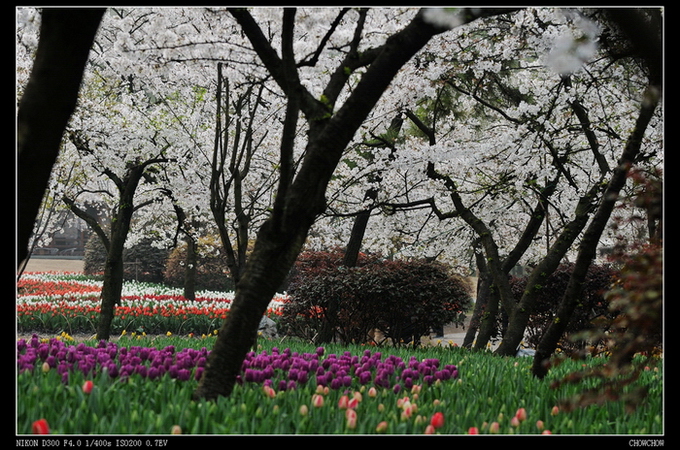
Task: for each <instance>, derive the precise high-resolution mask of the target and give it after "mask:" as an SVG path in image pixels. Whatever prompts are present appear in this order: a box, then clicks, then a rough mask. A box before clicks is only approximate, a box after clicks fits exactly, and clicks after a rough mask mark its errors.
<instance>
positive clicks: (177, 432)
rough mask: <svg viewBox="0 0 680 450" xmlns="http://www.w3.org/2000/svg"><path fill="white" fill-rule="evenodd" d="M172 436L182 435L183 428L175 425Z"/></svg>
mask: <svg viewBox="0 0 680 450" xmlns="http://www.w3.org/2000/svg"><path fill="white" fill-rule="evenodd" d="M170 434H182V427H180V426H179V425H173V426H172V429H171V430H170Z"/></svg>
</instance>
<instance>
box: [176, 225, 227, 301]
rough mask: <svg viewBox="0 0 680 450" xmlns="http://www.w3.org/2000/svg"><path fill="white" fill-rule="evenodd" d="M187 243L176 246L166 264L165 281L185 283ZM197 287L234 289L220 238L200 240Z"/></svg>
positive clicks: (219, 289)
mask: <svg viewBox="0 0 680 450" xmlns="http://www.w3.org/2000/svg"><path fill="white" fill-rule="evenodd" d="M186 252H187V245H186V244H182V245H180V246H178V247H176V248H175V249H174V250H173V251H172V252H170V256H169V257H168V260H167V262H166V265H165V278H164V279H165V283H166V284H168V285H170V286H174V287H181V286H182V285H183V283H184V264H185V261H186ZM197 266H198V267H197V272H196V289H199V290H210V291H231V290H233V289H234V284H233V282H232V279H231V276H230V275H229V269H228V266H227V257H226V255H225V254H224V249H223V248H222V245H221V243H220V240H219V238H217V237H215V236H206V237H203V238H200V239H199V240H198V257H197Z"/></svg>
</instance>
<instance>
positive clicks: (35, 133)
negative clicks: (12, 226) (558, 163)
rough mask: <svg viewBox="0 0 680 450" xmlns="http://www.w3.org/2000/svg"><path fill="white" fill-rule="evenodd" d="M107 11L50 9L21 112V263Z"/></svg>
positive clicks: (44, 14)
mask: <svg viewBox="0 0 680 450" xmlns="http://www.w3.org/2000/svg"><path fill="white" fill-rule="evenodd" d="M104 11H105V10H104V9H60V8H45V9H43V11H42V18H41V24H40V42H39V44H38V49H37V51H36V55H35V61H34V63H33V69H32V70H31V76H30V79H29V81H28V84H27V85H26V90H25V91H24V94H23V96H22V97H21V101H20V104H19V110H18V115H17V147H18V167H17V178H18V180H17V192H18V195H19V198H18V200H19V204H18V208H17V209H18V220H17V222H18V223H17V228H18V230H17V232H18V233H17V234H18V236H17V240H18V242H17V247H18V252H17V264H20V263H21V261H23V260H24V259H25V258H26V257H27V256H28V242H29V240H30V237H31V233H32V232H33V224H34V222H35V218H36V217H37V214H38V210H39V209H40V204H41V202H42V199H43V196H44V195H45V190H46V189H47V185H48V182H49V178H50V174H51V173H52V166H53V165H54V162H55V160H56V158H57V155H58V154H59V147H60V144H61V139H62V134H63V132H64V129H65V127H66V124H67V123H68V120H69V118H70V117H71V114H72V113H73V110H74V108H75V105H76V102H77V98H78V91H79V89H80V83H81V80H82V75H83V70H84V68H85V63H86V62H87V58H88V55H89V52H90V47H91V45H92V42H93V40H94V36H95V34H96V32H97V29H98V28H99V23H100V21H101V18H102V15H103V14H104Z"/></svg>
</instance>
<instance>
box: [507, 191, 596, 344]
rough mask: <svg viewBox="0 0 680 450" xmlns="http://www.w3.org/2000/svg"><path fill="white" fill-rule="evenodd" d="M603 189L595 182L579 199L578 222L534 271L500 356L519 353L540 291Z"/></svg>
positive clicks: (566, 230) (511, 316) (513, 314)
mask: <svg viewBox="0 0 680 450" xmlns="http://www.w3.org/2000/svg"><path fill="white" fill-rule="evenodd" d="M600 190H601V186H600V183H595V184H594V186H593V187H592V188H591V190H590V191H589V192H588V193H587V194H586V195H584V196H583V197H582V198H581V199H580V200H579V203H578V206H577V207H576V213H575V215H574V219H573V220H572V221H571V222H569V223H568V224H567V225H566V226H565V227H564V231H563V232H562V233H561V234H560V236H559V237H558V238H557V240H556V241H555V243H554V244H553V245H552V247H551V248H550V250H549V251H548V254H547V255H546V256H545V257H544V258H543V259H542V260H541V261H540V262H539V263H538V264H537V265H536V267H535V268H534V270H532V271H531V274H530V275H529V279H528V280H527V287H526V289H525V291H524V293H523V294H522V298H521V299H520V301H519V303H518V304H517V306H516V307H515V308H514V310H512V312H511V313H509V314H508V316H509V321H508V328H507V330H506V332H505V335H504V336H503V340H502V341H501V343H500V345H499V346H498V348H497V349H496V351H495V353H496V354H498V355H501V356H513V355H515V354H516V353H517V349H518V348H519V345H520V343H521V342H522V338H523V337H524V331H525V330H526V326H527V323H529V317H530V315H531V312H532V311H533V309H534V305H535V303H536V299H537V297H538V293H539V291H540V290H541V289H542V288H543V286H545V282H546V280H547V279H548V277H550V275H551V274H552V273H553V272H554V271H555V269H557V267H558V266H559V264H560V261H561V260H562V258H563V257H564V255H565V254H566V253H567V251H568V250H569V248H571V246H572V245H573V243H574V240H576V238H577V237H578V235H579V234H580V233H581V231H582V230H583V228H584V227H585V226H586V224H587V222H588V218H589V217H590V213H591V211H592V209H593V207H594V206H593V201H594V199H595V198H597V196H598V195H599V191H600Z"/></svg>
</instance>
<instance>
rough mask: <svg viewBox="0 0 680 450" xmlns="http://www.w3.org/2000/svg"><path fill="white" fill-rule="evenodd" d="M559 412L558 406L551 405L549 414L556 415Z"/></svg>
mask: <svg viewBox="0 0 680 450" xmlns="http://www.w3.org/2000/svg"><path fill="white" fill-rule="evenodd" d="M559 413H560V408H558V407H557V406H553V407H552V411H550V415H552V416H556V415H558V414H559Z"/></svg>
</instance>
